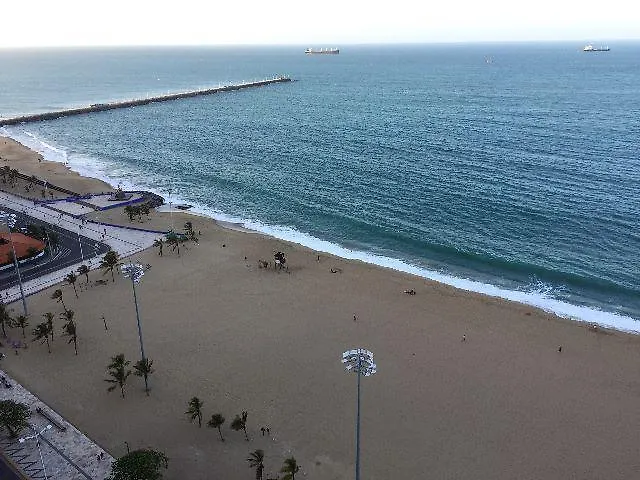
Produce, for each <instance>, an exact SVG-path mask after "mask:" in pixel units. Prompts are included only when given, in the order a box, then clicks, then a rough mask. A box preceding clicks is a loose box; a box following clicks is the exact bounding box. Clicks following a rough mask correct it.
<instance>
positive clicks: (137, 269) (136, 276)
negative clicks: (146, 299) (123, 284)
mask: <svg viewBox="0 0 640 480" xmlns="http://www.w3.org/2000/svg"><path fill="white" fill-rule="evenodd" d="M120 270H121V271H122V275H123V276H124V277H125V278H126V277H128V278H130V279H131V286H132V287H133V302H134V303H135V305H136V320H137V321H138V339H139V340H140V355H141V356H142V362H143V364H145V363H146V362H145V360H146V358H147V357H145V356H144V344H143V342H142V325H141V324H140V312H139V311H138V296H137V294H136V283H139V282H140V279H141V278H142V276H143V275H144V267H143V266H142V265H140V264H139V263H129V264H128V265H123V266H122V267H121V268H120ZM144 387H145V390H146V391H147V392H148V391H149V385H148V384H147V376H146V375H145V376H144Z"/></svg>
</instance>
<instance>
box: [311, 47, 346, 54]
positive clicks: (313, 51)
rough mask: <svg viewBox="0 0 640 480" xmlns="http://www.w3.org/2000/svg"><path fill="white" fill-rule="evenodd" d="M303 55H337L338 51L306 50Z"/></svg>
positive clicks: (328, 49) (334, 49)
mask: <svg viewBox="0 0 640 480" xmlns="http://www.w3.org/2000/svg"><path fill="white" fill-rule="evenodd" d="M304 53H306V54H307V55H338V54H339V53H340V50H339V49H337V48H321V49H320V50H315V49H313V48H307V49H306V50H305V51H304Z"/></svg>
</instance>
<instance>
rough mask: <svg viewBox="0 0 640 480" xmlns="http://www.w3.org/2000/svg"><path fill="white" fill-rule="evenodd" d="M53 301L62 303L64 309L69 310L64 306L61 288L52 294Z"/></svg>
mask: <svg viewBox="0 0 640 480" xmlns="http://www.w3.org/2000/svg"><path fill="white" fill-rule="evenodd" d="M51 299H52V300H55V301H56V303H62V308H64V309H65V310H66V309H67V306H66V305H65V304H64V298H63V295H62V290H60V289H59V288H58V289H56V290H54V291H53V293H52V294H51Z"/></svg>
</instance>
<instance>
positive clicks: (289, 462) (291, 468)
mask: <svg viewBox="0 0 640 480" xmlns="http://www.w3.org/2000/svg"><path fill="white" fill-rule="evenodd" d="M298 470H300V467H299V466H298V462H296V459H295V458H293V457H290V458H287V459H286V460H285V461H284V464H283V465H282V468H281V469H280V472H281V473H284V477H282V480H295V478H296V473H298Z"/></svg>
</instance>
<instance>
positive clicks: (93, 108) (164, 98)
mask: <svg viewBox="0 0 640 480" xmlns="http://www.w3.org/2000/svg"><path fill="white" fill-rule="evenodd" d="M290 81H291V78H289V77H284V76H278V77H273V78H269V79H266V80H259V81H255V82H243V83H236V84H232V85H223V86H220V87H214V88H206V89H203V90H191V91H188V92H180V93H170V94H167V95H159V96H156V97H148V98H140V99H135V100H123V101H120V102H111V103H95V104H93V105H89V106H88V107H80V108H70V109H67V110H58V111H55V112H45V113H36V114H33V115H21V116H19V117H13V118H4V119H2V118H0V127H3V126H5V125H18V124H21V123H29V122H41V121H43V120H53V119H56V118H60V117H68V116H70V115H82V114H85V113H92V112H104V111H106V110H115V109H116V108H129V107H136V106H139V105H148V104H150V103H157V102H168V101H170V100H179V99H182V98H190V97H197V96H200V95H213V94H214V93H218V92H230V91H233V90H242V89H245V88H253V87H263V86H266V85H271V84H273V83H286V82H290Z"/></svg>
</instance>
